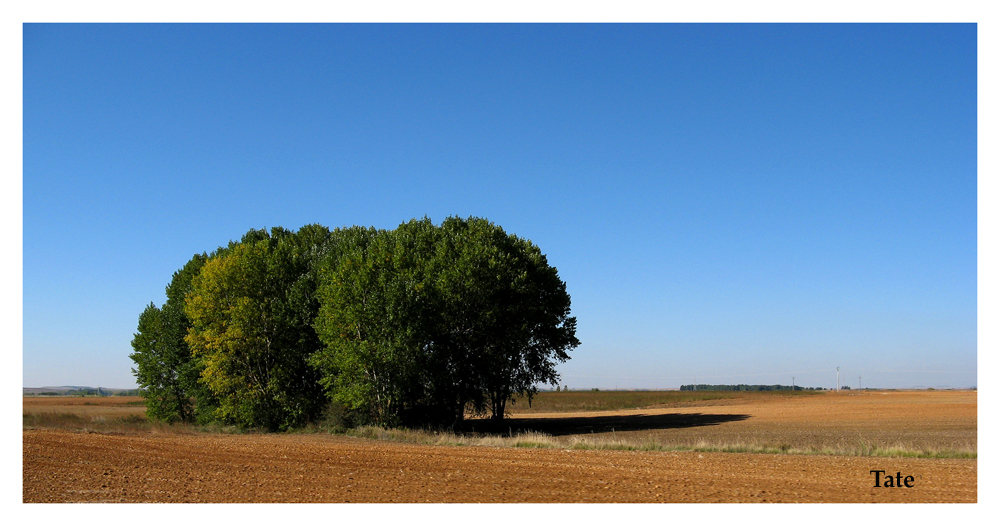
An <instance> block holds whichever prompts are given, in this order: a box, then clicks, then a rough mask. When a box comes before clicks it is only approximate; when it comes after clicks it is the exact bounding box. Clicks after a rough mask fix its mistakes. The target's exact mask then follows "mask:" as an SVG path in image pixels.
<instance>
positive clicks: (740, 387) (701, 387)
mask: <svg viewBox="0 0 1000 526" xmlns="http://www.w3.org/2000/svg"><path fill="white" fill-rule="evenodd" d="M822 390H823V388H822V387H802V386H801V385H795V386H792V385H777V384H775V385H747V384H736V385H709V384H690V385H682V386H681V391H822Z"/></svg>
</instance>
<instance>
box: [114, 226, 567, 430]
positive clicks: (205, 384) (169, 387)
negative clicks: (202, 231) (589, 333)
mask: <svg viewBox="0 0 1000 526" xmlns="http://www.w3.org/2000/svg"><path fill="white" fill-rule="evenodd" d="M575 333H576V319H575V318H573V317H571V316H570V297H569V294H568V293H567V292H566V285H565V283H564V282H563V281H562V280H561V279H560V278H559V276H558V274H557V272H556V269H555V268H554V267H552V266H550V265H549V264H548V262H547V260H546V258H545V256H544V255H543V254H542V253H541V251H540V250H539V249H538V247H537V246H535V245H534V244H533V243H531V242H530V241H528V240H525V239H522V238H519V237H517V236H515V235H512V234H508V233H506V232H505V231H504V230H503V229H502V228H500V227H499V226H497V225H495V224H493V223H491V222H489V221H487V220H485V219H480V218H468V219H461V218H456V217H449V218H447V219H446V220H444V221H443V222H442V223H441V224H440V225H434V224H433V223H432V222H431V221H430V220H429V219H427V218H424V219H422V220H411V221H409V222H407V223H403V224H401V225H399V227H398V228H396V229H395V230H378V229H374V228H362V227H349V228H338V229H334V230H330V229H328V228H326V227H323V226H320V225H306V226H304V227H302V228H301V229H299V230H298V231H297V232H292V231H289V230H286V229H283V228H280V227H277V228H273V229H271V230H270V232H268V231H266V230H251V231H249V232H247V234H246V235H244V236H243V238H242V239H241V240H240V241H239V242H230V243H229V244H228V246H226V247H220V248H218V249H217V250H215V251H214V252H212V253H211V254H204V253H203V254H196V255H195V256H194V257H192V258H191V260H190V261H189V262H188V263H187V264H185V265H184V267H182V268H181V269H180V270H178V271H177V272H175V273H174V276H173V279H172V280H171V282H170V284H169V285H168V286H167V301H166V302H165V303H164V304H163V305H162V306H161V307H159V308H157V307H156V306H155V305H153V304H150V305H149V306H148V307H146V309H145V310H144V311H143V312H142V314H141V315H140V316H139V324H138V329H137V332H136V334H135V337H134V339H133V340H132V347H133V351H134V352H133V353H132V354H131V358H132V360H133V361H134V362H135V367H134V368H133V373H134V374H135V376H136V379H137V383H138V384H139V386H140V388H141V389H143V391H144V396H145V397H146V403H147V414H148V416H149V417H150V418H152V419H157V420H165V421H183V422H199V423H208V422H219V423H223V424H227V425H236V426H240V427H246V428H250V427H253V428H264V429H269V430H283V429H291V428H295V427H299V426H302V425H305V424H307V423H309V422H314V421H317V420H318V419H319V418H320V417H321V415H322V413H323V411H324V410H325V409H327V408H328V407H329V406H331V404H332V405H333V406H336V407H338V408H339V409H341V410H342V411H343V413H344V414H345V415H346V416H347V418H348V420H349V421H350V422H354V423H372V424H376V425H383V426H395V425H406V426H426V425H430V426H457V425H459V424H460V423H461V421H462V420H463V418H464V417H465V415H466V414H467V413H472V414H479V415H489V416H490V417H491V418H492V419H494V420H501V419H503V418H504V415H505V413H506V409H507V405H508V404H509V403H510V402H511V401H512V400H514V399H516V398H517V397H519V396H526V397H528V400H529V401H530V400H531V397H532V396H533V395H534V394H535V393H536V392H537V387H536V386H537V385H544V384H553V385H555V384H557V383H558V381H559V376H558V374H557V373H556V371H555V366H556V364H558V363H560V362H563V361H565V360H568V359H569V355H568V354H567V353H568V352H569V351H570V350H572V349H573V348H574V347H576V346H577V345H579V341H578V340H577V338H576V335H575Z"/></svg>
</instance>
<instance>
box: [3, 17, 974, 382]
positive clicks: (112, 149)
mask: <svg viewBox="0 0 1000 526" xmlns="http://www.w3.org/2000/svg"><path fill="white" fill-rule="evenodd" d="M976 39H977V34H976V26H975V25H968V24H966V25H886V24H877V25H794V24H784V25H674V24H667V25H657V24H648V25H646V24H644V25H32V24H28V25H25V26H24V32H23V265H24V266H23V327H24V328H23V382H24V385H25V386H41V385H101V386H109V387H132V386H133V385H134V382H133V377H132V375H131V373H130V367H131V361H130V360H129V359H128V354H129V353H130V352H131V347H130V345H129V342H130V340H131V338H132V334H133V332H134V330H135V326H136V321H137V318H138V315H139V313H140V312H141V311H142V309H143V308H144V306H145V305H147V304H148V303H149V302H150V301H152V302H155V303H156V304H157V305H159V304H160V303H162V301H163V300H164V299H165V297H164V292H163V291H164V287H165V285H166V284H167V282H168V281H169V279H170V276H171V274H172V273H173V272H174V271H175V270H177V269H178V268H179V267H180V266H181V265H183V264H184V262H186V261H187V260H188V259H189V258H190V257H191V255H192V254H194V253H196V252H199V253H200V252H203V251H211V250H212V249H214V248H215V247H217V246H219V245H224V244H225V243H227V242H228V241H229V240H230V239H237V238H239V237H240V236H241V235H242V234H243V233H244V232H245V231H246V230H248V229H250V228H262V227H271V226H278V225H280V226H284V227H287V228H293V229H295V228H298V227H300V226H302V225H303V224H307V223H321V224H324V225H327V226H330V227H338V226H346V225H354V224H357V225H365V226H369V225H371V226H376V227H380V228H394V227H395V226H396V225H398V224H399V223H400V222H403V221H406V220H409V219H411V218H414V217H423V216H425V215H426V216H428V217H430V218H431V219H433V220H434V221H435V222H439V221H441V220H442V219H444V218H445V217H447V216H449V215H459V216H470V215H472V216H480V217H486V218H488V219H490V220H492V221H494V222H495V223H498V224H500V225H501V226H503V227H504V228H505V229H506V230H507V231H508V232H512V233H515V234H517V235H519V236H521V237H525V238H528V239H531V240H532V241H534V242H535V243H536V244H538V246H539V247H540V248H541V249H542V251H543V252H544V253H545V254H547V256H548V258H549V262H550V263H551V264H552V265H554V266H555V267H557V268H558V269H559V273H560V276H561V277H562V278H563V280H564V281H566V283H567V288H568V291H569V293H570V294H571V296H572V298H573V314H574V315H575V316H577V318H578V334H577V336H578V337H579V338H580V340H581V341H582V345H581V346H580V347H579V348H577V349H576V350H575V351H573V352H572V353H571V356H572V359H571V360H570V361H569V362H567V363H565V364H563V365H561V366H560V367H559V371H560V372H561V373H562V374H563V377H564V379H563V383H564V384H566V385H569V386H570V387H579V388H589V387H599V388H614V387H619V388H665V387H677V386H678V385H680V384H682V383H691V382H693V381H695V379H697V381H698V382H699V383H784V384H788V383H791V376H795V377H796V383H797V384H799V385H810V386H823V387H832V386H833V385H834V384H835V383H836V370H835V368H836V367H837V366H840V367H841V369H842V371H843V374H842V377H843V378H844V382H845V383H847V384H849V385H851V386H852V387H854V386H856V385H857V383H858V379H857V377H858V376H859V375H860V376H862V380H861V383H862V385H863V386H879V387H913V386H945V385H947V386H952V387H969V386H973V385H976V372H977V322H976V315H977V305H976V302H977V281H976V277H977V267H976V258H977V246H976V239H977V223H976V218H977V208H976V206H977V205H976V199H977V187H976V185H977V165H976V159H977V152H976V141H977V135H976V130H977V105H976V104H977V92H976V89H977V88H976V86H977V84H976V83H977V73H976V61H977V48H976Z"/></svg>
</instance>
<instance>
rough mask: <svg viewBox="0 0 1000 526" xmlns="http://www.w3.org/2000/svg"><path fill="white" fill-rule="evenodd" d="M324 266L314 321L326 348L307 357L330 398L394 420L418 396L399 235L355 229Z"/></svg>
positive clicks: (415, 332) (413, 319)
mask: <svg viewBox="0 0 1000 526" xmlns="http://www.w3.org/2000/svg"><path fill="white" fill-rule="evenodd" d="M352 234H353V237H352V238H351V239H350V240H349V241H348V242H346V243H343V244H341V246H340V247H339V250H338V252H337V253H334V254H333V255H331V256H330V257H329V258H328V261H327V263H326V265H325V266H324V267H323V271H322V278H321V283H320V284H319V286H318V290H317V296H318V297H319V298H320V302H321V305H320V309H319V313H318V316H317V318H316V323H315V327H316V330H317V333H318V334H319V336H320V339H321V340H322V341H323V343H324V344H325V347H324V348H323V349H322V350H321V351H319V352H317V353H316V354H314V355H313V356H312V358H311V359H310V363H311V364H312V365H313V366H314V367H316V368H317V369H318V370H319V371H320V372H321V373H322V375H323V378H322V380H321V383H322V384H323V385H324V387H326V389H327V392H328V393H329V395H330V397H331V398H332V399H333V400H334V401H336V402H339V403H341V404H343V405H344V407H345V408H346V409H347V410H348V411H351V412H353V413H354V414H355V415H358V416H359V417H360V418H361V419H362V420H368V421H372V422H375V423H377V424H380V425H398V424H401V423H404V421H405V420H407V418H406V415H407V412H408V408H411V407H413V406H415V405H416V404H418V403H419V400H420V399H421V398H422V395H421V393H420V392H419V391H420V388H419V384H420V380H419V373H420V367H419V366H418V365H417V354H418V353H417V352H416V351H417V350H418V349H419V348H420V346H421V344H420V339H421V338H420V331H421V327H420V321H419V316H418V314H417V313H416V311H415V309H414V307H415V306H416V305H417V304H419V301H414V300H416V298H417V295H415V294H414V292H416V291H418V290H419V288H420V287H419V283H417V282H416V281H415V280H414V272H413V270H414V268H413V265H412V263H413V262H414V261H417V260H419V258H414V257H413V254H409V255H407V254H406V251H405V250H402V247H401V246H400V245H399V243H398V240H399V237H400V236H399V235H398V234H396V233H395V232H388V231H374V230H369V231H353V232H352Z"/></svg>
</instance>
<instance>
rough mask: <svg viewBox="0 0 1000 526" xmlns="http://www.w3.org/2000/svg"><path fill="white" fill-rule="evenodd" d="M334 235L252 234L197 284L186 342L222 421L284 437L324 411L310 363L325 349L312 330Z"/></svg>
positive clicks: (319, 230) (189, 303) (315, 230)
mask: <svg viewBox="0 0 1000 526" xmlns="http://www.w3.org/2000/svg"><path fill="white" fill-rule="evenodd" d="M329 234H330V233H329V231H328V230H326V229H325V228H324V227H320V226H318V225H308V226H306V227H303V228H302V229H301V230H300V232H299V233H292V232H289V231H288V230H285V229H283V228H280V227H276V228H273V229H272V230H271V232H270V233H268V232H267V231H264V230H252V231H250V232H248V233H247V235H245V236H244V237H243V239H242V240H241V241H240V242H239V243H231V244H230V246H229V247H227V248H226V249H224V250H220V251H219V252H218V253H217V254H215V255H214V256H213V257H212V258H210V259H209V260H208V261H207V262H206V263H205V265H204V267H203V268H202V270H201V272H200V273H199V274H198V276H196V277H195V279H194V281H193V283H192V290H191V292H190V293H189V294H188V295H187V296H186V303H185V312H186V314H187V315H188V317H189V318H190V319H191V322H192V327H191V329H190V330H189V332H188V336H187V338H186V341H187V343H188V345H189V346H190V347H191V350H192V351H193V353H194V355H195V356H197V357H199V358H200V359H201V360H202V362H201V363H202V364H203V366H204V368H203V370H202V371H201V381H202V382H203V384H204V385H205V386H207V388H208V389H209V390H210V391H211V392H212V393H213V394H214V395H215V396H216V397H217V398H218V400H219V405H218V407H217V408H216V409H215V411H214V416H215V417H216V418H218V419H219V420H221V421H224V422H227V423H233V424H236V425H239V426H241V427H262V428H267V429H270V430H277V429H288V428H292V427H296V426H300V425H302V424H304V423H306V422H308V421H311V420H313V419H315V418H316V417H317V416H318V415H319V413H320V412H321V411H322V408H323V405H324V404H323V396H322V390H321V387H320V385H319V383H318V380H319V375H318V374H317V373H316V371H315V370H314V369H312V368H311V367H309V366H308V364H307V363H306V359H307V357H308V356H309V355H310V354H312V353H314V352H315V351H317V350H318V349H319V347H320V342H319V339H318V337H317V336H316V333H315V330H314V329H313V328H312V322H313V320H314V318H315V312H316V309H317V308H318V303H317V301H316V299H315V277H316V274H315V272H316V268H315V263H316V262H317V261H318V260H319V259H320V258H321V256H322V254H323V253H324V251H325V250H326V249H327V248H326V245H327V244H328V243H330V235H329Z"/></svg>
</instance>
